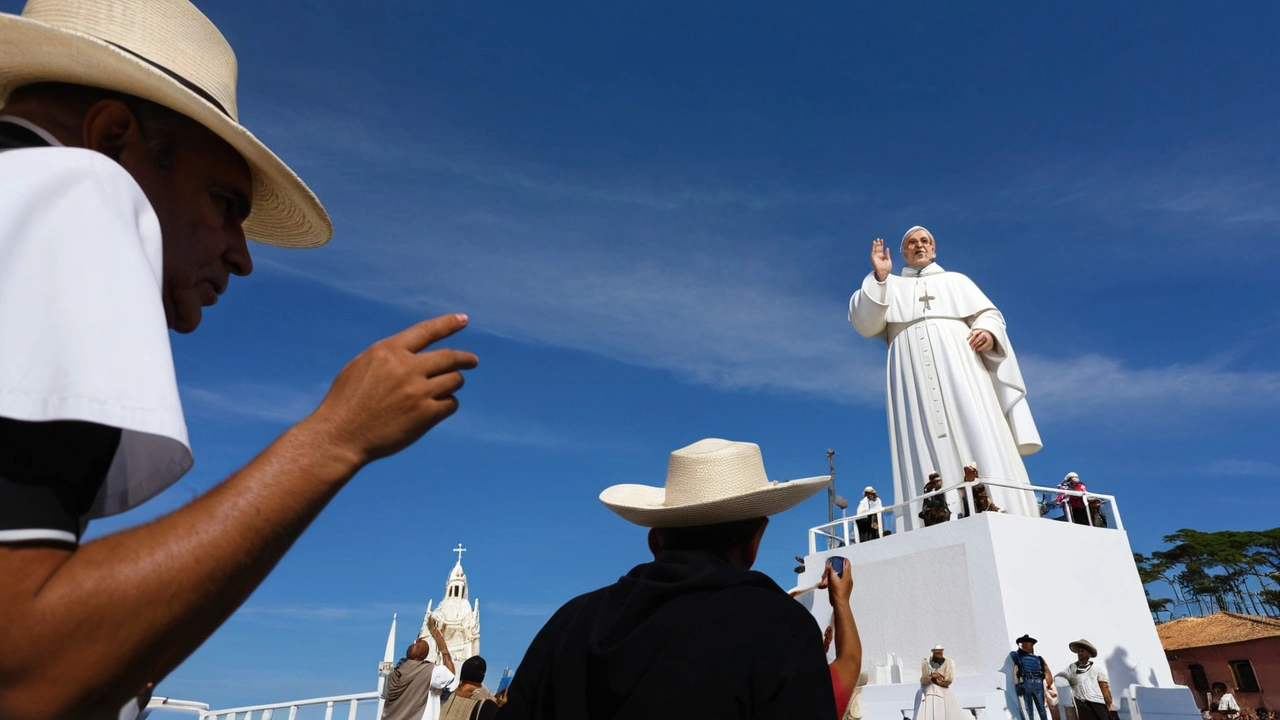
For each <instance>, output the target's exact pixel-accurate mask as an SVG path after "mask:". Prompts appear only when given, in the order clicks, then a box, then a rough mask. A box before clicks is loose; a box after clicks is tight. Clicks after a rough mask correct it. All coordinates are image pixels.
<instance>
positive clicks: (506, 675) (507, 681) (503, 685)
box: [497, 668, 513, 692]
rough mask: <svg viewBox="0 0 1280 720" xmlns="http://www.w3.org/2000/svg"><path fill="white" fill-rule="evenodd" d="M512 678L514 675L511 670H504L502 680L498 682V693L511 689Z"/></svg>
mask: <svg viewBox="0 0 1280 720" xmlns="http://www.w3.org/2000/svg"><path fill="white" fill-rule="evenodd" d="M512 677H513V673H512V672H511V668H507V669H506V670H503V671H502V679H501V680H499V681H498V690H497V692H502V691H503V690H506V689H507V688H508V687H510V686H511V678H512Z"/></svg>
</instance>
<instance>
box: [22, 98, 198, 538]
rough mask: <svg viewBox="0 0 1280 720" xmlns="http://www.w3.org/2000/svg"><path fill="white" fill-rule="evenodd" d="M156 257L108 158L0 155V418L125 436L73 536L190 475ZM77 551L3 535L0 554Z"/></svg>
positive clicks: (140, 204)
mask: <svg viewBox="0 0 1280 720" xmlns="http://www.w3.org/2000/svg"><path fill="white" fill-rule="evenodd" d="M20 124H23V125H24V127H28V128H29V129H30V128H31V127H32V126H31V125H30V124H29V123H20ZM36 130H38V128H36ZM40 134H41V136H42V137H45V138H46V140H51V138H48V137H47V133H43V132H42V131H41V132H40ZM161 252H162V247H161V242H160V223H159V221H158V220H157V218H156V215H155V212H154V210H153V209H152V208H151V204H150V203H149V202H148V201H147V198H146V196H145V195H144V194H143V192H142V188H140V187H139V186H138V184H137V183H136V182H135V181H134V179H133V177H132V176H131V175H129V173H128V172H127V171H125V169H124V168H122V167H121V166H120V165H118V164H117V163H115V162H114V161H112V160H111V159H109V158H108V157H106V156H105V155H102V154H100V153H97V152H94V151H91V150H83V149H78V148H66V147H40V148H22V149H13V150H4V151H2V152H0V417H3V418H8V419H11V420H19V421H34V422H38V421H49V420H80V421H86V422H91V423H97V424H99V425H104V426H107V427H112V428H119V429H120V430H121V437H120V443H119V446H118V447H117V449H116V452H115V455H114V458H113V459H112V461H111V465H110V467H109V469H108V470H107V474H106V480H105V482H103V483H102V486H101V488H100V490H99V491H98V493H97V495H96V496H95V497H94V498H93V501H92V505H91V507H90V509H89V511H88V512H87V513H85V514H84V515H83V516H82V517H81V518H80V520H81V523H82V526H83V523H84V522H87V521H88V520H89V519H92V518H97V517H103V516H106V515H113V514H115V513H120V512H123V511H125V510H128V509H130V508H132V507H135V506H136V505H138V504H140V503H142V502H144V501H146V500H148V499H150V498H151V497H153V496H155V495H156V494H158V493H159V492H160V491H162V490H164V489H165V488H167V487H169V486H170V485H171V484H173V483H174V482H175V481H177V480H178V478H180V477H182V475H183V474H184V473H186V471H187V470H188V469H190V467H191V465H192V462H193V460H192V455H191V448H190V443H189V441H188V439H187V426H186V421H185V419H184V418H183V414H182V404H181V402H180V400H179V397H178V383H177V378H176V376H175V373H174V369H173V357H172V354H171V351H170V347H169V330H168V325H167V323H166V321H165V315H164V306H163V304H162V301H161V278H162V266H163V263H162V255H161ZM67 452H69V453H70V452H75V448H67ZM86 500H87V498H86ZM4 501H5V500H4V498H0V502H4ZM12 516H21V512H20V510H19V511H17V512H15V513H13V514H12V515H11V517H12ZM35 524H36V525H39V523H38V522H37V523H35ZM77 539H78V533H73V532H68V530H67V529H66V528H65V527H64V528H61V529H59V528H53V527H38V526H37V527H13V526H12V523H10V524H9V526H7V527H0V542H16V541H25V540H56V541H63V542H76V541H77Z"/></svg>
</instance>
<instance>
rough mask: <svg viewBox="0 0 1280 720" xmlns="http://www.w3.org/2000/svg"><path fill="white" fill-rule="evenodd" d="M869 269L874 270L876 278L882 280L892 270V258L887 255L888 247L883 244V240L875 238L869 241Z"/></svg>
mask: <svg viewBox="0 0 1280 720" xmlns="http://www.w3.org/2000/svg"><path fill="white" fill-rule="evenodd" d="M871 269H872V270H873V271H875V274H876V280H877V281H879V282H884V279H885V278H887V277H889V274H890V273H892V272H893V259H892V258H890V257H889V248H887V247H885V246H884V240H882V239H880V238H876V241H875V242H873V243H871Z"/></svg>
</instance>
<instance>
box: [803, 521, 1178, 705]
mask: <svg viewBox="0 0 1280 720" xmlns="http://www.w3.org/2000/svg"><path fill="white" fill-rule="evenodd" d="M832 554H840V555H843V556H845V557H847V558H849V560H850V564H851V568H852V572H853V578H854V591H853V599H852V604H853V611H854V617H855V618H856V619H857V621H858V630H859V632H860V634H861V637H862V643H863V656H864V658H866V660H865V661H864V669H868V670H870V669H872V665H873V664H874V663H875V662H877V661H879V662H884V658H885V657H886V656H887V655H888V654H889V653H895V654H897V655H899V656H900V657H902V658H903V665H904V680H906V681H907V682H913V676H914V675H915V674H916V673H917V672H918V670H919V663H920V660H921V659H922V658H924V656H925V655H927V654H928V653H929V649H930V648H931V647H933V645H935V644H937V643H941V644H942V645H943V646H945V647H946V648H947V651H946V652H947V655H948V656H949V657H951V658H952V659H953V660H954V661H955V662H956V666H957V668H956V670H957V674H959V675H968V674H979V673H982V674H987V673H996V672H1007V671H1008V655H1009V652H1010V651H1011V650H1013V649H1014V643H1013V641H1014V639H1015V638H1017V637H1018V636H1019V635H1022V634H1023V633H1029V634H1031V635H1032V636H1034V637H1036V638H1037V639H1038V640H1039V641H1040V643H1039V645H1037V647H1036V650H1037V651H1038V654H1040V655H1042V656H1044V658H1045V660H1046V661H1047V662H1048V663H1049V665H1050V667H1051V669H1053V670H1054V671H1055V672H1056V671H1059V670H1062V669H1063V668H1065V667H1066V665H1067V664H1068V663H1069V662H1072V661H1074V660H1075V655H1074V653H1071V652H1070V651H1069V650H1068V649H1067V643H1069V642H1070V641H1072V640H1076V639H1078V638H1080V637H1084V638H1086V639H1088V640H1089V641H1091V642H1092V643H1093V644H1094V645H1096V646H1097V647H1098V650H1099V655H1100V658H1101V659H1102V660H1103V661H1104V662H1105V663H1106V667H1107V671H1108V673H1109V674H1110V675H1111V677H1112V686H1113V687H1115V688H1116V689H1117V691H1118V690H1119V688H1122V687H1126V686H1127V685H1129V684H1131V683H1137V684H1139V685H1145V686H1152V687H1171V686H1173V677H1172V675H1171V674H1170V672H1169V665H1168V662H1167V661H1166V660H1165V656H1164V650H1163V649H1162V648H1161V646H1160V640H1159V638H1158V637H1157V635H1156V631H1155V625H1154V623H1153V622H1152V621H1151V615H1150V613H1149V612H1148V610H1147V604H1146V599H1145V595H1144V594H1143V591H1142V584H1141V582H1140V581H1139V579H1138V572H1137V568H1136V567H1135V566H1134V564H1133V555H1132V551H1131V550H1130V548H1129V541H1128V537H1127V535H1125V533H1124V532H1123V531H1120V530H1114V529H1104V528H1091V527H1088V526H1081V525H1072V524H1069V523H1065V522H1057V521H1052V520H1044V519H1040V518H1028V517H1019V516H1012V515H1004V514H999V513H984V514H981V515H977V516H975V517H973V518H966V519H958V520H952V521H951V522H947V523H942V524H940V525H935V526H933V527H929V528H920V529H917V530H912V531H909V532H904V533H897V534H894V535H892V536H889V537H886V538H882V539H879V540H875V541H872V542H869V543H865V544H859V545H855V546H851V547H848V548H842V549H836V550H831V551H823V552H819V553H817V554H815V555H811V556H809V557H807V558H806V560H805V568H806V570H805V572H804V573H803V574H802V575H801V576H800V578H799V581H798V585H800V586H806V585H810V584H812V583H815V582H817V581H818V579H819V578H820V577H821V574H822V567H823V565H824V563H825V558H826V556H828V555H832ZM813 604H814V608H815V609H814V615H815V618H816V619H819V620H820V622H821V624H822V625H823V626H824V627H825V625H826V620H827V618H828V617H829V615H830V607H829V606H827V605H826V602H825V595H824V594H822V593H819V594H818V597H816V598H815V602H814V603H813ZM872 675H873V677H874V672H873V673H872Z"/></svg>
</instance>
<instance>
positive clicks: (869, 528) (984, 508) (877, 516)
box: [854, 462, 1108, 542]
mask: <svg viewBox="0 0 1280 720" xmlns="http://www.w3.org/2000/svg"><path fill="white" fill-rule="evenodd" d="M979 478H980V476H979V473H978V464H977V463H976V462H971V463H969V464H967V465H965V466H964V482H965V483H968V484H969V486H968V492H967V493H966V492H965V491H964V487H963V486H962V487H961V489H959V490H957V493H958V494H959V496H960V499H959V508H960V510H959V513H958V515H957V517H960V518H964V517H968V516H969V515H971V514H976V513H984V512H1004V510H1003V509H1002V508H1001V507H1000V506H999V505H996V504H995V503H994V502H992V500H991V493H990V492H989V491H988V490H987V486H986V484H985V483H983V482H980V481H979ZM943 487H944V483H943V478H942V473H939V472H936V471H935V472H931V473H929V476H928V478H927V479H926V480H925V483H924V486H923V489H922V492H921V500H920V511H919V512H918V513H917V514H916V517H918V518H919V519H920V520H921V522H923V523H924V526H925V527H929V526H932V525H937V524H939V523H944V522H947V521H949V520H951V518H952V510H951V502H950V500H949V499H948V498H947V495H948V493H949V492H950V491H947V490H943ZM1058 489H1059V491H1060V492H1059V493H1058V495H1057V496H1056V497H1055V498H1053V499H1052V500H1050V499H1047V498H1046V499H1045V500H1044V501H1043V502H1042V503H1041V504H1040V514H1041V515H1042V516H1052V515H1053V513H1054V512H1055V511H1057V512H1060V513H1062V514H1061V515H1060V516H1057V517H1053V519H1058V520H1067V521H1070V522H1074V523H1077V524H1080V525H1092V526H1093V527H1107V526H1108V523H1107V517H1106V515H1105V514H1104V513H1103V511H1102V499H1101V498H1097V497H1089V496H1087V495H1083V494H1081V495H1077V494H1075V493H1085V492H1086V489H1085V485H1084V483H1083V482H1081V481H1080V476H1079V475H1077V474H1076V473H1074V472H1073V473H1068V474H1067V476H1066V477H1065V478H1064V479H1063V480H1062V482H1061V483H1059V484H1058ZM970 496H972V497H973V505H974V510H973V512H972V513H970V511H969V497H970ZM883 513H884V503H883V502H882V501H881V500H880V495H879V494H878V493H877V492H876V489H875V488H874V487H872V486H870V485H868V486H867V487H866V488H865V489H864V490H863V491H862V499H861V500H859V502H858V507H857V509H856V510H855V512H854V527H855V528H856V529H857V533H858V542H868V541H870V540H875V539H877V538H880V537H883V536H885V535H891V534H892V531H891V530H888V529H883V530H882V529H881V528H882V524H883V523H884V519H883Z"/></svg>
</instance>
